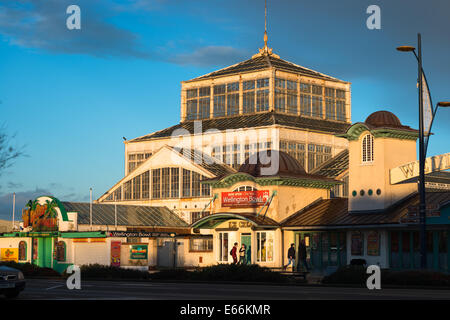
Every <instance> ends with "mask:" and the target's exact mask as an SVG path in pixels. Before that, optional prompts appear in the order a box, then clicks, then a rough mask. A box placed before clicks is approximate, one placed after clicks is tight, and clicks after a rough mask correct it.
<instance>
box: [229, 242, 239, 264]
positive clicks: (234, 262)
mask: <svg viewBox="0 0 450 320" xmlns="http://www.w3.org/2000/svg"><path fill="white" fill-rule="evenodd" d="M237 246H238V243H237V242H235V243H234V246H233V249H231V251H230V255H231V256H232V257H233V264H236V263H237V262H238V260H237Z"/></svg>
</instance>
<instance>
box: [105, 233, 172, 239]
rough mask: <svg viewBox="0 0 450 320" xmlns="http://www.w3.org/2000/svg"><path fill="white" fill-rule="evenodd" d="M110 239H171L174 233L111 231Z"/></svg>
mask: <svg viewBox="0 0 450 320" xmlns="http://www.w3.org/2000/svg"><path fill="white" fill-rule="evenodd" d="M109 236H110V237H119V238H122V237H123V238H160V237H162V238H173V237H175V236H176V233H174V232H147V231H111V232H109Z"/></svg>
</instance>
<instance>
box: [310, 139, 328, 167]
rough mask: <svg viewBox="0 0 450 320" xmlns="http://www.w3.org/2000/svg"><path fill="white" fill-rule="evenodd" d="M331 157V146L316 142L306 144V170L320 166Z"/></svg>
mask: <svg viewBox="0 0 450 320" xmlns="http://www.w3.org/2000/svg"><path fill="white" fill-rule="evenodd" d="M330 158H331V147H330V146H324V145H317V144H308V171H311V170H313V169H314V168H316V167H318V166H320V165H321V164H322V163H324V162H325V161H327V160H328V159H330Z"/></svg>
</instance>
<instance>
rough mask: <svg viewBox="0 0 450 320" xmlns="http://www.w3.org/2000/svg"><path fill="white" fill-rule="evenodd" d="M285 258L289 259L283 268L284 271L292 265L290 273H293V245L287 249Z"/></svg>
mask: <svg viewBox="0 0 450 320" xmlns="http://www.w3.org/2000/svg"><path fill="white" fill-rule="evenodd" d="M287 257H288V259H289V263H288V264H287V265H285V266H284V270H286V268H287V267H289V265H290V264H291V263H292V271H294V267H295V245H294V244H293V243H291V247H290V248H289V249H288V254H287Z"/></svg>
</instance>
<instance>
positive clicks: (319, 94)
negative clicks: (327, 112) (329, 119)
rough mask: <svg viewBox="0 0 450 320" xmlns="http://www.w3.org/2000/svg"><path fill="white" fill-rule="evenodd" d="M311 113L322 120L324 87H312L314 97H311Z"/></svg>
mask: <svg viewBox="0 0 450 320" xmlns="http://www.w3.org/2000/svg"><path fill="white" fill-rule="evenodd" d="M311 107H312V109H311V111H312V114H311V115H312V116H313V117H316V118H322V109H323V87H322V86H316V85H312V95H311Z"/></svg>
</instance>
